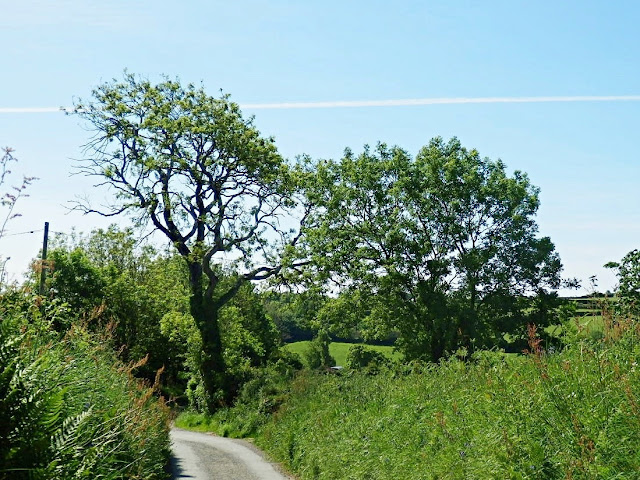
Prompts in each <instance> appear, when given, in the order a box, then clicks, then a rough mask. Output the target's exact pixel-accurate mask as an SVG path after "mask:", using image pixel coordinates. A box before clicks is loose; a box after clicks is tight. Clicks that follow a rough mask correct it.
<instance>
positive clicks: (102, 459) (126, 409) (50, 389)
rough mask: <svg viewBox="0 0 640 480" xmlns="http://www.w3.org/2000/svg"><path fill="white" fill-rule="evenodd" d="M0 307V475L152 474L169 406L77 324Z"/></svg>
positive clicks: (165, 450) (162, 454)
mask: <svg viewBox="0 0 640 480" xmlns="http://www.w3.org/2000/svg"><path fill="white" fill-rule="evenodd" d="M27 317H30V318H28V319H27V318H20V315H16V314H11V313H7V312H6V311H5V312H0V478H1V479H21V478H29V479H81V478H82V479H87V478H90V479H125V478H126V479H159V478H165V477H166V474H165V471H164V467H165V465H166V464H167V460H168V454H169V437H168V410H167V408H166V407H164V406H163V404H162V402H161V401H158V400H157V399H156V398H155V397H154V396H153V391H154V389H153V386H145V385H142V384H140V383H139V382H138V381H137V380H136V379H134V378H133V376H132V374H131V372H132V370H133V368H135V367H136V366H135V365H128V366H127V365H122V364H118V362H117V361H116V360H115V358H114V355H113V353H112V351H111V350H110V348H109V347H108V346H105V343H104V341H105V339H98V338H95V337H94V336H92V335H90V334H89V333H87V331H86V330H85V329H83V328H82V327H72V328H71V329H70V330H69V331H68V332H67V333H66V334H64V335H61V334H59V333H57V332H54V331H53V330H52V329H50V328H49V325H48V323H47V322H46V321H44V320H43V319H42V318H39V314H38V310H36V309H32V311H31V313H30V315H27Z"/></svg>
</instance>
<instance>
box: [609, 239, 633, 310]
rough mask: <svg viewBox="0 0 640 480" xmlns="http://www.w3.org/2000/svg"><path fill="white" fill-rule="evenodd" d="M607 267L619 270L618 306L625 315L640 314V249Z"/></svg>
mask: <svg viewBox="0 0 640 480" xmlns="http://www.w3.org/2000/svg"><path fill="white" fill-rule="evenodd" d="M605 267H609V268H613V269H616V270H617V275H618V288H617V291H616V297H617V300H618V301H617V307H618V310H619V312H620V313H621V314H623V315H634V316H638V314H640V250H637V249H636V250H632V251H630V252H629V253H627V254H626V255H625V256H624V257H623V258H622V260H621V261H620V262H619V263H616V262H609V263H607V264H606V265H605Z"/></svg>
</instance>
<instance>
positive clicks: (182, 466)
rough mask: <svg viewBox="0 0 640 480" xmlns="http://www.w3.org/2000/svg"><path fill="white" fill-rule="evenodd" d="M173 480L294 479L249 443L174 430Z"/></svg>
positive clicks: (172, 433) (172, 432)
mask: <svg viewBox="0 0 640 480" xmlns="http://www.w3.org/2000/svg"><path fill="white" fill-rule="evenodd" d="M171 443H172V451H173V455H172V458H171V471H172V473H173V479H174V480H187V479H188V480H291V477H287V476H285V475H284V474H282V473H280V472H279V470H278V468H277V467H276V466H275V465H274V464H271V463H269V462H268V461H267V460H265V459H264V457H263V456H262V455H261V454H260V452H259V450H257V449H256V448H255V447H252V446H251V445H250V444H249V443H248V442H243V441H241V440H233V439H230V438H223V437H216V436H214V435H210V434H206V433H197V432H190V431H187V430H181V429H179V428H173V429H171Z"/></svg>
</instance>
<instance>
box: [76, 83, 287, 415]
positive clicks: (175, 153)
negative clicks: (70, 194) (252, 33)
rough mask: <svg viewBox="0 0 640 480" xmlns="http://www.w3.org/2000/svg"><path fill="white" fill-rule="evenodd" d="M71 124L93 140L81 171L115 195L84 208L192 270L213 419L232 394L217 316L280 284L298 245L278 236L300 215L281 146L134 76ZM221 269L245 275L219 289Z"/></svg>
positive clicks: (222, 101) (226, 106) (231, 114)
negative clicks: (260, 288) (124, 221)
mask: <svg viewBox="0 0 640 480" xmlns="http://www.w3.org/2000/svg"><path fill="white" fill-rule="evenodd" d="M73 113H75V114H76V115H78V116H79V117H80V118H82V119H83V120H85V121H86V122H87V123H88V125H89V128H90V129H91V130H92V131H93V132H94V136H93V138H92V139H91V140H90V141H89V143H88V144H87V145H86V150H85V152H86V155H85V157H86V158H85V159H84V160H83V161H82V164H81V170H82V171H83V172H84V173H86V174H88V175H92V176H97V177H99V178H101V179H102V181H101V182H100V183H99V184H100V185H106V186H108V187H110V188H111V189H112V190H113V191H114V193H115V196H114V200H113V202H112V204H111V205H109V206H108V207H105V208H95V207H93V206H91V205H88V204H81V205H80V208H82V209H83V210H84V211H85V212H97V213H100V214H101V215H105V216H114V215H119V214H122V213H131V214H133V215H134V216H135V218H136V219H137V221H139V222H140V223H147V222H150V224H151V226H152V227H153V228H154V229H156V230H157V231H159V232H161V233H162V234H164V235H165V236H166V237H167V238H168V239H169V240H170V242H171V243H172V245H173V246H174V247H175V249H176V250H177V252H178V253H179V254H180V255H181V256H182V258H183V259H184V261H185V262H186V264H187V267H188V270H189V285H190V289H191V300H190V311H191V315H192V316H193V318H194V319H195V322H196V324H197V326H198V329H199V330H200V333H201V336H202V341H203V350H204V351H203V362H202V377H203V381H204V384H205V389H206V391H207V393H208V395H209V397H210V400H209V408H211V409H213V408H215V406H216V405H217V404H218V403H219V402H220V401H223V400H224V397H225V395H226V393H225V386H226V380H227V375H226V373H227V368H226V365H225V362H224V358H223V355H222V343H221V334H220V325H219V314H220V311H221V309H222V307H223V306H224V305H225V304H227V303H228V302H229V301H230V300H231V299H232V298H233V297H234V295H235V294H236V293H237V292H238V291H239V289H240V288H241V287H242V285H243V284H244V283H246V282H249V281H252V280H260V279H265V278H268V277H270V276H272V275H274V274H276V273H278V272H279V271H280V270H281V269H282V266H283V256H282V254H283V251H285V250H286V246H287V245H294V244H295V243H296V241H297V240H298V238H299V233H297V232H296V231H293V230H289V229H285V228H283V227H281V225H280V218H281V216H283V215H289V214H290V213H291V211H292V210H293V209H294V207H296V202H295V185H294V181H293V178H294V176H293V175H292V172H291V170H290V168H289V167H288V165H287V163H286V162H285V161H284V160H283V158H282V157H281V156H280V155H279V154H278V152H277V149H276V147H275V144H274V141H273V139H271V138H265V137H263V136H261V135H260V133H259V131H258V130H257V129H256V128H255V126H254V125H253V121H252V119H245V118H243V116H242V114H241V112H240V110H239V108H238V105H237V104H235V103H233V102H231V101H230V100H229V98H228V96H226V95H222V96H221V97H220V98H214V97H211V96H209V95H207V94H206V92H205V91H204V89H203V88H196V87H195V86H193V85H188V86H186V87H183V86H181V85H180V83H179V82H177V81H173V80H170V79H165V80H164V81H162V82H160V83H158V84H155V85H154V84H152V83H151V82H149V81H148V80H144V79H141V78H138V77H136V76H135V75H132V74H125V76H124V79H123V80H122V81H118V80H113V81H112V82H108V83H105V84H103V85H101V86H99V87H98V88H97V89H95V90H94V91H93V99H92V100H91V101H88V102H84V101H79V102H77V104H76V105H75V108H74V110H73ZM297 211H298V213H300V209H298V210H297ZM222 261H225V262H233V264H234V266H235V268H236V269H237V271H238V274H237V275H236V276H235V278H234V281H233V282H228V281H224V282H223V281H222V280H223V279H222V278H221V275H220V274H219V272H220V269H219V268H216V263H219V262H222Z"/></svg>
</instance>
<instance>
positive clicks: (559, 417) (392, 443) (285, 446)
mask: <svg viewBox="0 0 640 480" xmlns="http://www.w3.org/2000/svg"><path fill="white" fill-rule="evenodd" d="M639 357H640V328H639V326H638V324H637V323H635V322H632V321H628V322H627V321H625V322H612V321H609V322H608V323H607V325H606V326H605V329H604V333H603V338H601V339H598V340H597V341H596V340H593V339H591V340H585V339H582V340H579V341H576V342H575V343H573V344H572V345H571V346H569V347H567V348H566V349H565V350H564V351H562V352H559V353H554V354H550V353H547V352H543V351H542V350H541V349H540V344H539V342H538V340H537V337H536V335H535V331H534V330H532V331H531V332H530V353H529V354H528V355H526V356H513V355H510V356H505V355H501V354H499V353H492V352H480V353H478V354H476V355H474V356H473V357H472V358H471V359H464V360H463V359H461V358H457V357H452V358H451V359H449V360H447V361H445V362H443V363H442V364H440V365H438V366H435V365H411V366H406V367H402V368H400V369H398V368H396V369H394V370H390V371H387V372H384V373H381V374H379V375H377V376H371V375H364V374H358V373H356V372H352V373H349V374H347V375H344V376H336V375H318V374H312V373H310V372H307V373H305V374H303V375H300V376H298V378H297V379H296V381H295V382H294V383H293V385H292V388H291V391H290V393H289V394H288V397H287V401H286V402H285V403H284V405H283V406H282V408H280V409H279V410H278V411H277V412H276V413H275V414H274V415H273V416H272V418H271V420H270V421H269V422H268V423H267V424H266V426H265V427H263V428H261V429H259V430H257V431H256V432H255V434H256V435H257V443H258V444H259V445H260V446H262V447H263V448H265V449H266V450H267V451H269V452H270V453H271V454H272V455H273V456H274V457H275V458H276V459H277V460H279V461H282V462H284V463H285V464H286V465H287V466H288V467H289V468H290V469H291V470H292V471H294V472H296V473H297V474H298V475H299V476H300V478H302V479H354V480H355V479H358V480H362V479H398V478H402V479H498V478H500V479H502V478H505V479H506V478H509V479H556V478H557V479H601V478H602V479H614V478H620V479H632V478H640V450H639V449H638V445H640V367H638V363H639V362H640V358H639Z"/></svg>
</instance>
